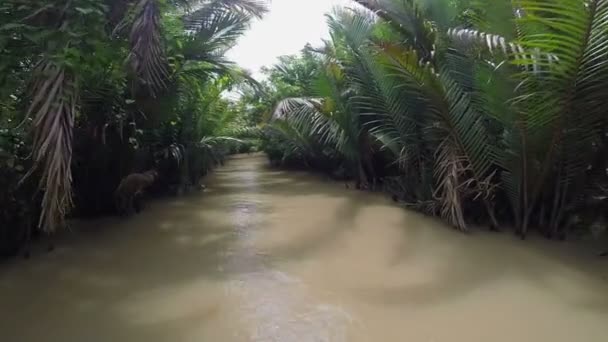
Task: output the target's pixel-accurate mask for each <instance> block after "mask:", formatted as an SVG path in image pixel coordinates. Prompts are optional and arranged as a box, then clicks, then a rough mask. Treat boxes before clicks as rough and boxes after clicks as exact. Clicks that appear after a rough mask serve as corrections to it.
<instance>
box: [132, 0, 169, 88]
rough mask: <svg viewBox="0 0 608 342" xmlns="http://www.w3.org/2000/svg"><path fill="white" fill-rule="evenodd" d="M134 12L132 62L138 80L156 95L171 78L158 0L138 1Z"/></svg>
mask: <svg viewBox="0 0 608 342" xmlns="http://www.w3.org/2000/svg"><path fill="white" fill-rule="evenodd" d="M135 13H136V14H135V19H134V22H133V25H132V27H131V33H130V36H129V39H130V42H131V52H130V53H129V57H128V59H129V63H130V65H131V68H132V70H133V72H134V73H135V74H136V76H137V77H138V79H139V81H140V82H141V83H142V84H143V85H144V86H145V87H147V88H148V90H149V91H150V93H151V94H152V96H156V95H157V94H158V93H159V92H160V91H162V90H163V89H164V88H165V87H166V85H167V78H168V77H169V67H168V64H167V61H166V59H165V53H164V45H163V41H162V32H161V29H162V28H161V22H160V21H161V18H160V9H159V5H158V3H157V0H139V1H138V2H137V4H136V9H135Z"/></svg>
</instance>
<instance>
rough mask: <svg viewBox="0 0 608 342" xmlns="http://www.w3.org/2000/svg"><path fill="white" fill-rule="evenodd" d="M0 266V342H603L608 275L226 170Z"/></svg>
mask: <svg viewBox="0 0 608 342" xmlns="http://www.w3.org/2000/svg"><path fill="white" fill-rule="evenodd" d="M207 183H208V187H209V188H208V190H207V191H206V192H205V193H200V194H193V195H189V196H186V197H181V198H176V199H173V200H165V201H158V202H154V203H150V204H149V205H148V208H147V210H146V211H145V212H144V213H143V214H142V215H140V216H137V217H133V218H130V219H127V220H119V219H117V218H108V219H103V220H98V221H93V222H87V223H85V224H83V227H82V229H80V230H78V232H75V233H73V234H70V235H69V236H67V237H66V238H64V239H62V241H61V242H60V244H59V247H58V249H57V250H56V251H55V252H54V253H52V254H49V255H35V256H34V257H33V258H32V259H30V260H28V261H24V260H14V261H12V262H10V263H9V264H6V265H0V341H3V342H20V341H32V342H34V341H36V342H71V341H75V342H81V341H82V342H96V341H100V342H101V341H103V342H108V341H111V342H119V341H128V342H144V341H145V342H160V341H163V342H164V341H167V342H182V341H188V342H190V341H192V342H195V341H196V342H204V341H209V342H219V341H227V342H231V341H234V342H237V341H238V342H249V341H251V342H262V341H263V342H266V341H268V342H270V341H277V342H296V341H297V342H324V341H331V342H347V341H354V342H359V341H378V342H385V341H387V342H388V341H412V342H444V341H445V342H465V341H466V342H476V341H484V342H485V341H499V342H502V341H505V342H507V341H508V342H511V341H518V342H523V341H530V342H538V341H551V342H561V341H563V342H572V341H580V342H595V341H597V342H605V341H608V280H607V278H608V263H606V261H604V260H600V259H599V258H594V257H593V256H591V255H590V254H585V253H582V252H580V251H578V249H577V248H575V247H573V246H570V245H568V244H561V243H555V242H547V241H543V240H541V239H538V240H534V239H532V240H531V241H526V242H521V241H518V240H516V239H515V238H514V237H513V236H512V235H511V234H491V233H481V232H480V233H475V234H472V235H468V236H467V235H463V234H460V233H457V232H455V231H453V230H451V229H449V228H446V227H445V226H443V225H442V224H441V223H440V222H438V221H436V220H434V219H431V218H427V217H424V216H421V215H419V214H416V213H413V212H409V211H406V210H404V209H402V208H400V207H398V206H396V205H394V204H393V203H391V201H390V200H388V199H386V198H385V197H383V196H381V195H376V194H369V193H364V192H357V191H354V190H346V189H345V188H344V186H343V185H341V184H339V183H333V182H330V181H324V180H322V179H320V178H319V177H317V176H314V175H309V174H305V173H292V172H281V171H276V170H271V169H269V168H268V167H267V166H266V160H265V159H264V158H262V157H260V156H254V157H238V158H235V159H233V160H231V161H230V162H229V163H228V164H227V165H226V166H225V167H224V168H221V169H219V170H218V171H217V172H216V173H215V174H214V175H212V176H211V177H210V178H209V179H208V180H207Z"/></svg>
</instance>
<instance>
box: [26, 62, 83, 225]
mask: <svg viewBox="0 0 608 342" xmlns="http://www.w3.org/2000/svg"><path fill="white" fill-rule="evenodd" d="M35 73H36V78H35V81H34V84H33V87H32V91H33V101H32V103H31V105H30V107H29V110H28V113H29V114H30V115H34V146H33V151H34V152H33V159H34V168H33V169H32V170H31V171H30V173H32V172H34V171H35V170H37V169H40V170H41V171H42V177H41V178H40V188H41V189H43V190H44V197H43V199H42V213H41V216H40V222H39V225H40V227H41V228H42V229H43V230H44V231H46V232H47V233H53V232H55V231H56V230H57V229H58V228H60V227H61V226H63V225H64V220H65V215H66V213H67V212H68V211H69V210H70V209H71V208H72V205H73V203H72V171H71V170H72V169H71V163H72V136H73V128H74V118H75V116H76V113H77V110H78V109H77V106H78V87H77V86H76V84H75V79H74V76H73V75H71V73H70V72H69V71H68V70H66V69H65V67H64V66H62V65H59V64H57V63H55V62H53V61H50V60H43V61H42V62H40V64H39V65H38V66H37V67H36V69H35Z"/></svg>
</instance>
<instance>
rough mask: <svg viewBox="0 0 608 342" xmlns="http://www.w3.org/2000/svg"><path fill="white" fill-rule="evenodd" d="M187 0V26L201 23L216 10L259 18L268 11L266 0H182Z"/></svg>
mask: <svg viewBox="0 0 608 342" xmlns="http://www.w3.org/2000/svg"><path fill="white" fill-rule="evenodd" d="M183 1H187V2H188V6H187V7H188V9H189V11H188V14H187V15H186V17H185V18H184V19H185V22H186V23H187V27H188V28H191V25H197V24H202V22H204V21H205V20H206V19H205V18H209V17H212V16H213V14H214V13H217V12H240V13H245V14H248V15H252V16H254V17H256V18H261V17H262V16H263V15H264V14H265V13H266V12H268V1H266V0H183Z"/></svg>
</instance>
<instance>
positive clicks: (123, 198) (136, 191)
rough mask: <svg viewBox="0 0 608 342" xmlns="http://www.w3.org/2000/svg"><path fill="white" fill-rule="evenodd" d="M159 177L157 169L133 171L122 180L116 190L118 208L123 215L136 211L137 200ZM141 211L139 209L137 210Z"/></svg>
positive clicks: (115, 196)
mask: <svg viewBox="0 0 608 342" xmlns="http://www.w3.org/2000/svg"><path fill="white" fill-rule="evenodd" d="M157 179H158V172H157V171H156V170H150V171H146V172H144V173H132V174H130V175H128V176H126V177H125V178H123V180H122V181H121V182H120V185H119V186H118V188H116V191H115V192H114V199H115V201H116V209H117V210H118V213H119V214H121V215H130V214H132V213H134V212H135V211H136V209H138V208H136V207H135V205H136V203H135V201H136V200H137V198H138V197H140V196H142V195H143V193H144V191H145V190H146V189H147V188H148V187H149V186H150V185H152V184H154V182H156V180H157ZM137 211H139V210H137Z"/></svg>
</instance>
